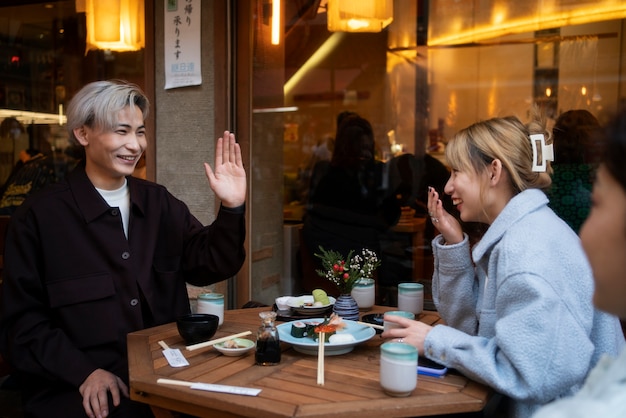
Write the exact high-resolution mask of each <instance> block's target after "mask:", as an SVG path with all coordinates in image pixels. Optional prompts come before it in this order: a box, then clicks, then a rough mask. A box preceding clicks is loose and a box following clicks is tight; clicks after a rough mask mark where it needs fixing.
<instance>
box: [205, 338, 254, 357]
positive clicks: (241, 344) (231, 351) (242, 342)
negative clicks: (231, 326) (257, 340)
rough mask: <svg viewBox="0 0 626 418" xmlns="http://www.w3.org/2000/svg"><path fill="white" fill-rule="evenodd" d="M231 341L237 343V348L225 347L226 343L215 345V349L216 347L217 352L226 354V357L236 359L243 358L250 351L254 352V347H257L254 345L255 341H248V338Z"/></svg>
mask: <svg viewBox="0 0 626 418" xmlns="http://www.w3.org/2000/svg"><path fill="white" fill-rule="evenodd" d="M231 341H235V342H236V343H237V347H236V348H229V347H225V346H224V344H225V343H226V341H224V342H221V343H217V344H214V345H213V347H215V349H216V350H217V351H219V352H220V353H222V354H224V355H225V356H231V357H236V356H243V355H244V354H246V353H247V352H248V351H251V350H254V347H255V345H256V344H254V341H252V340H248V339H246V338H233V339H232V340H231Z"/></svg>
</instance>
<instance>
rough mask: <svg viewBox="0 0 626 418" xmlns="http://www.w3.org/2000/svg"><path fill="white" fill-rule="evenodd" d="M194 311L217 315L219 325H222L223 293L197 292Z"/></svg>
mask: <svg viewBox="0 0 626 418" xmlns="http://www.w3.org/2000/svg"><path fill="white" fill-rule="evenodd" d="M196 311H197V312H198V313H204V314H213V315H217V316H218V317H219V318H220V322H219V325H222V324H223V323H224V295H223V294H222V293H201V294H199V295H198V301H197V309H196Z"/></svg>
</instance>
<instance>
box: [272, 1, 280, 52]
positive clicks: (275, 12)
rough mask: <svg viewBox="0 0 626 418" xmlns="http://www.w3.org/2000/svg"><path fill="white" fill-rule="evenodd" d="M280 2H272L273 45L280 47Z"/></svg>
mask: <svg viewBox="0 0 626 418" xmlns="http://www.w3.org/2000/svg"><path fill="white" fill-rule="evenodd" d="M280 17H281V16H280V0H273V1H272V45H280V26H281V22H280Z"/></svg>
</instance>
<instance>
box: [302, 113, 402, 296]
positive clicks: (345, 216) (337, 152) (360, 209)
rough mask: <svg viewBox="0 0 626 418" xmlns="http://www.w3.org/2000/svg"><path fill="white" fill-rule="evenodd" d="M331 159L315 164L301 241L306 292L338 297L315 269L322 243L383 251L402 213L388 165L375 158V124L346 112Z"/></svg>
mask: <svg viewBox="0 0 626 418" xmlns="http://www.w3.org/2000/svg"><path fill="white" fill-rule="evenodd" d="M338 123H339V126H338V130H337V135H336V138H335V146H334V151H333V155H332V158H331V160H330V162H329V163H327V164H323V165H320V164H318V165H317V166H316V167H315V170H314V173H313V176H312V184H311V187H310V189H309V190H310V191H309V200H308V205H307V211H306V214H305V217H304V225H303V229H302V238H303V240H301V249H300V256H301V264H302V277H303V283H302V286H303V290H304V291H307V292H309V291H311V290H313V289H316V288H321V289H324V290H326V292H327V293H329V294H331V295H336V292H337V289H336V287H335V286H334V285H333V284H332V283H331V282H330V281H328V280H325V279H323V278H320V277H319V276H317V274H316V273H315V270H316V269H320V268H321V265H320V263H319V260H318V259H317V258H316V257H314V254H315V253H317V252H319V246H320V245H321V246H323V247H324V248H325V249H327V250H331V249H332V250H336V251H339V252H341V253H342V254H344V255H347V254H348V252H349V251H350V250H353V251H355V252H360V251H361V249H362V248H368V249H371V250H374V251H376V253H377V254H380V236H381V233H383V232H384V231H386V230H387V229H388V228H389V227H390V226H391V225H394V224H395V223H396V222H397V221H398V218H399V217H400V205H399V202H398V201H397V200H396V197H395V196H394V195H393V193H391V192H390V190H389V188H385V187H384V185H383V181H382V179H383V170H384V164H383V163H382V162H381V161H377V160H376V158H375V141H374V133H373V130H372V126H371V124H370V123H369V121H367V120H366V119H364V118H362V117H360V116H358V115H356V114H353V113H345V114H344V113H342V114H340V115H339V117H338Z"/></svg>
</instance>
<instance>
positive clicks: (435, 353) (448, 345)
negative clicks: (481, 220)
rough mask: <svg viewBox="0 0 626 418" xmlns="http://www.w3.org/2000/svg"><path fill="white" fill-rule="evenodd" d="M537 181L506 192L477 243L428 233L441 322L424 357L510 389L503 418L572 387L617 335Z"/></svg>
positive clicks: (576, 247)
mask: <svg viewBox="0 0 626 418" xmlns="http://www.w3.org/2000/svg"><path fill="white" fill-rule="evenodd" d="M547 203H548V199H547V197H546V196H545V194H544V193H543V192H542V191H540V190H537V189H530V190H526V191H524V192H522V193H519V194H518V195H516V196H515V197H514V198H513V199H511V200H510V201H509V203H508V204H507V205H506V207H505V208H504V210H503V211H502V212H501V213H500V215H499V216H498V217H497V218H496V219H495V221H494V222H493V223H492V224H491V226H490V227H489V229H488V230H487V232H486V233H485V235H484V236H483V238H482V239H481V240H480V242H479V243H477V244H476V245H475V247H474V249H473V251H472V257H471V258H470V247H469V241H468V237H467V236H465V239H464V241H463V242H461V243H458V244H454V245H443V240H442V237H441V236H438V237H435V239H434V240H433V253H434V256H435V273H434V275H433V299H434V302H435V304H436V306H437V310H438V311H439V313H440V315H441V316H442V318H443V319H444V320H445V321H446V324H448V325H438V326H435V327H434V328H433V329H432V330H431V331H430V332H429V333H428V336H427V338H426V341H425V343H424V349H425V354H426V356H427V357H428V358H430V359H432V360H435V361H437V362H440V363H442V364H445V365H446V366H448V367H452V368H455V369H457V370H458V371H460V372H461V373H463V374H465V375H466V376H468V377H470V378H472V379H475V380H477V381H480V382H483V383H485V384H487V385H489V386H491V387H492V388H494V389H495V390H496V391H498V392H500V393H502V394H504V395H506V396H508V397H510V398H512V399H513V400H514V401H513V402H512V411H509V412H510V416H512V417H524V418H525V417H529V416H530V415H531V414H532V413H533V412H534V411H535V410H536V409H537V408H538V407H539V406H541V405H543V404H545V403H547V402H550V401H552V400H554V399H556V398H559V397H562V396H567V395H571V394H573V393H574V392H575V391H576V390H578V389H579V388H580V386H581V384H582V383H583V381H584V379H585V377H586V375H587V373H588V372H589V370H590V369H591V368H592V367H593V366H594V365H595V364H596V362H597V361H598V359H599V357H600V356H601V354H603V353H607V354H610V355H613V356H615V355H617V353H618V352H619V351H620V350H621V348H622V346H623V345H624V336H623V334H622V332H621V328H620V325H619V321H618V319H617V318H616V317H613V316H610V315H608V314H605V313H602V312H600V311H598V310H596V309H595V308H594V306H593V304H592V295H593V278H592V273H591V268H590V266H589V264H588V262H587V258H586V256H585V254H584V252H583V249H582V246H581V244H580V240H579V238H578V236H577V235H576V234H575V233H574V231H572V230H571V229H570V227H569V226H567V224H566V223H565V222H564V221H562V220H561V219H560V218H559V217H558V216H557V215H556V214H555V213H554V212H553V211H552V210H551V209H550V208H548V206H547Z"/></svg>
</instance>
